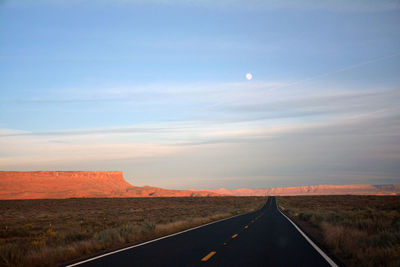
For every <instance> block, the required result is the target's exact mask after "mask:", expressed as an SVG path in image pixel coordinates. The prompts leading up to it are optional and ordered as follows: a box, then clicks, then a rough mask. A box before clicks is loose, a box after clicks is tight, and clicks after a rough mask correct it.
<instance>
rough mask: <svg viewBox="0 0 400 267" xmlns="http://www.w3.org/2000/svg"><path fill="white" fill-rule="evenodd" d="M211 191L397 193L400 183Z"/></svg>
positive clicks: (239, 193) (243, 193) (240, 193)
mask: <svg viewBox="0 0 400 267" xmlns="http://www.w3.org/2000/svg"><path fill="white" fill-rule="evenodd" d="M209 191H211V192H215V193H219V194H224V195H232V196H265V195H267V196H289V195H290V196H296V195H399V194H400V185H397V184H396V185H370V184H353V185H308V186H294V187H277V188H265V189H247V188H241V189H233V190H227V189H225V188H221V189H217V190H209Z"/></svg>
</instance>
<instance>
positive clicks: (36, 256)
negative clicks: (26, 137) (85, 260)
mask: <svg viewBox="0 0 400 267" xmlns="http://www.w3.org/2000/svg"><path fill="white" fill-rule="evenodd" d="M264 203H265V198H264V197H181V198H121V199H116V198H114V199H58V200H1V201H0V218H1V220H0V266H54V265H62V264H63V263H65V262H68V261H71V260H74V259H77V258H80V257H85V256H88V255H91V254H94V253H98V252H101V251H106V250H110V249H115V248H118V247H121V246H124V245H126V244H129V243H137V242H142V241H145V240H150V239H153V238H156V237H160V236H163V235H167V234H171V233H174V232H178V231H181V230H184V229H187V228H191V227H194V226H198V225H201V224H204V223H207V222H210V221H214V220H218V219H222V218H225V217H230V216H232V215H236V214H240V213H246V212H249V211H253V210H256V209H258V208H260V207H261V206H262V205H263V204H264Z"/></svg>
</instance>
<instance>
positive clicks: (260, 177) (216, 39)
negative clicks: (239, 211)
mask: <svg viewBox="0 0 400 267" xmlns="http://www.w3.org/2000/svg"><path fill="white" fill-rule="evenodd" d="M399 25H400V1H393V0H379V1H378V0H376V1H371V0H363V1H361V0H358V1H356V0H354V1H344V0H337V1H329V0H327V1H317V0H315V1H314V0H309V1H288V0H282V1H256V0H246V1H240V0H233V1H211V0H204V1H194V0H193V1H183V0H182V1H169V0H159V1H157V0H149V1H128V0H125V1H124V0H116V1H106V0H97V1H89V0H69V1H67V0H58V1H50V0H35V1H33V0H32V1H29V0H19V1H12V0H9V1H7V0H2V1H0V170H20V171H21V170H25V171H30V170H66V171H68V170H119V171H123V172H124V177H125V179H126V180H127V181H129V182H130V183H132V184H133V185H137V186H142V185H152V186H159V187H164V188H175V189H188V188H193V189H215V188H221V187H224V188H229V189H233V188H241V187H246V188H265V187H280V186H298V185H315V184H361V183H370V184H388V183H400V105H399V103H400V27H399ZM247 73H251V74H252V76H253V77H252V79H251V80H248V79H246V74H247Z"/></svg>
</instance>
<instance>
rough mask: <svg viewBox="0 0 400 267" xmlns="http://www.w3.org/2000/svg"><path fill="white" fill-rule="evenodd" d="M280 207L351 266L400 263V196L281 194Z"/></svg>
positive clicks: (394, 264) (332, 252)
mask: <svg viewBox="0 0 400 267" xmlns="http://www.w3.org/2000/svg"><path fill="white" fill-rule="evenodd" d="M278 203H279V206H280V208H281V209H282V210H283V211H284V212H285V213H286V214H287V215H289V216H290V217H291V218H292V219H293V220H295V221H296V223H298V224H299V225H300V226H301V227H302V228H303V230H305V231H306V232H307V233H308V234H309V235H310V236H311V237H312V238H313V239H314V240H316V241H317V242H319V243H320V244H322V245H323V246H325V247H326V248H327V250H328V252H330V253H331V254H332V255H334V256H335V257H336V258H338V259H339V260H340V261H342V262H343V263H344V264H345V265H347V266H400V196H301V197H300V196H298V197H279V198H278Z"/></svg>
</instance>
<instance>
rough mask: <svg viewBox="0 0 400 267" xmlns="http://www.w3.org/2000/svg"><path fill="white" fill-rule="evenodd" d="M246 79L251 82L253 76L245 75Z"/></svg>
mask: <svg viewBox="0 0 400 267" xmlns="http://www.w3.org/2000/svg"><path fill="white" fill-rule="evenodd" d="M246 79H247V80H249V81H250V80H251V79H253V74H251V73H250V72H249V73H246Z"/></svg>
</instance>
